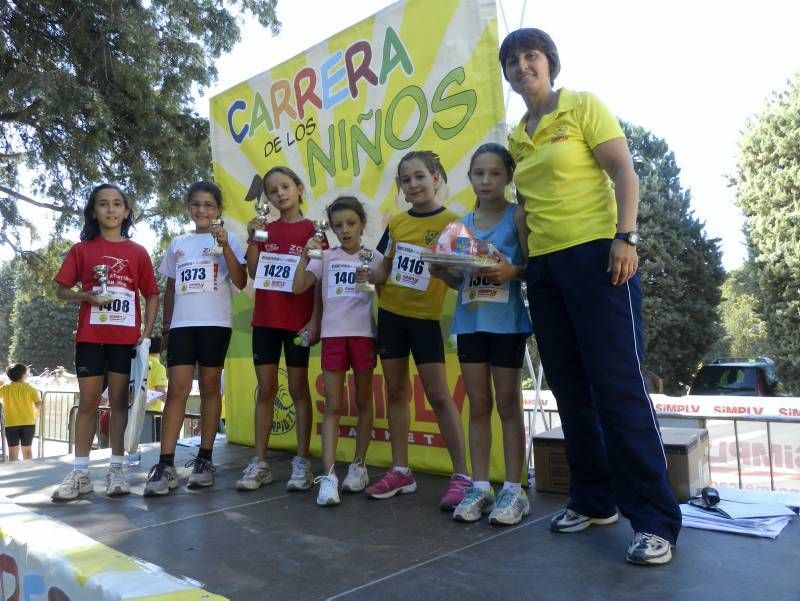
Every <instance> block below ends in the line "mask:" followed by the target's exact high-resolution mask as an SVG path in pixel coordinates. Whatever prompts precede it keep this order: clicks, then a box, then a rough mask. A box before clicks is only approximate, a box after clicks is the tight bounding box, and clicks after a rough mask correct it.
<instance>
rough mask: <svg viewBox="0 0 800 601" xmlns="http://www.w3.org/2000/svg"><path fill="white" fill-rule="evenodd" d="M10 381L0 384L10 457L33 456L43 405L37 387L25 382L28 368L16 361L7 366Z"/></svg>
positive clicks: (11, 458)
mask: <svg viewBox="0 0 800 601" xmlns="http://www.w3.org/2000/svg"><path fill="white" fill-rule="evenodd" d="M6 375H7V376H8V378H9V379H10V380H11V383H10V384H6V385H5V386H2V387H0V401H2V403H3V415H4V421H5V435H6V441H7V442H8V460H9V461H19V460H20V447H22V457H21V459H22V460H25V459H33V454H32V452H31V445H32V444H33V435H34V432H35V431H36V414H37V410H38V408H39V406H40V405H41V397H40V396H39V393H38V392H37V390H36V389H35V388H34V387H33V386H31V385H30V384H28V383H26V382H25V379H26V378H27V377H28V368H27V367H25V366H24V365H23V364H22V363H16V364H14V365H12V366H10V367H9V368H8V369H6Z"/></svg>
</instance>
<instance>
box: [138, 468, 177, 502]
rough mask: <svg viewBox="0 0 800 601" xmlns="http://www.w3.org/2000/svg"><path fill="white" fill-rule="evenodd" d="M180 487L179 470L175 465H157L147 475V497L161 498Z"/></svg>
mask: <svg viewBox="0 0 800 601" xmlns="http://www.w3.org/2000/svg"><path fill="white" fill-rule="evenodd" d="M177 487H178V470H176V469H175V466H174V465H167V464H166V463H156V464H155V465H154V466H153V467H152V468H150V472H149V473H148V474H147V484H145V485H144V496H145V497H160V496H162V495H166V494H169V492H170V491H171V490H173V489H175V488H177Z"/></svg>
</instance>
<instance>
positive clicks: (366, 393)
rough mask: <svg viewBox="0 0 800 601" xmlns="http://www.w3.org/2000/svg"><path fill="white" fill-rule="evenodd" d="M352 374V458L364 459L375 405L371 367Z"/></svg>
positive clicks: (370, 436) (369, 438) (373, 418)
mask: <svg viewBox="0 0 800 601" xmlns="http://www.w3.org/2000/svg"><path fill="white" fill-rule="evenodd" d="M353 376H354V379H355V385H356V407H358V421H357V422H356V455H355V457H354V458H353V459H354V460H355V459H361V460H362V461H364V460H365V459H366V457H367V449H368V448H369V443H370V442H371V441H372V425H373V422H374V420H375V406H374V403H373V402H372V369H364V370H360V371H356V372H354V373H353ZM326 386H327V385H326ZM326 390H327V388H326Z"/></svg>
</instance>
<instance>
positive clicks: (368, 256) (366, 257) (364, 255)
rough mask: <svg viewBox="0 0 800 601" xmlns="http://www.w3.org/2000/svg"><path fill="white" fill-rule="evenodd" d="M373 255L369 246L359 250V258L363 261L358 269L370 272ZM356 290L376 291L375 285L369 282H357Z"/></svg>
mask: <svg viewBox="0 0 800 601" xmlns="http://www.w3.org/2000/svg"><path fill="white" fill-rule="evenodd" d="M373 256H374V253H373V252H372V251H371V250H370V249H368V248H362V249H361V250H360V251H358V260H359V261H361V265H359V266H358V267H357V268H356V269H358V271H366V272H367V274H369V272H370V268H369V265H370V263H372V257H373ZM356 290H358V291H359V292H375V286H373V285H372V284H370V283H369V282H358V283H357V284H356Z"/></svg>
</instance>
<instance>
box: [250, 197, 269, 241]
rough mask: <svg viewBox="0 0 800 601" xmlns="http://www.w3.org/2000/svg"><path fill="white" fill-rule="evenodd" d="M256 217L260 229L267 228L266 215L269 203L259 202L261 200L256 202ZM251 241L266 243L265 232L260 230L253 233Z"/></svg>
mask: <svg viewBox="0 0 800 601" xmlns="http://www.w3.org/2000/svg"><path fill="white" fill-rule="evenodd" d="M256 215H257V217H258V221H259V223H260V224H261V227H262V228H265V227H266V226H267V215H269V203H266V202H261V199H259V200H257V201H256ZM253 240H255V241H256V242H266V241H267V230H265V229H260V230H256V231H254V232H253Z"/></svg>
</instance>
